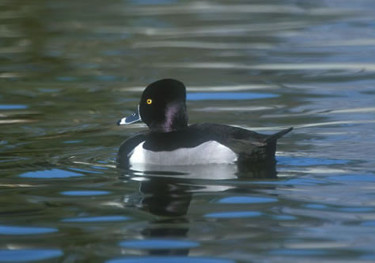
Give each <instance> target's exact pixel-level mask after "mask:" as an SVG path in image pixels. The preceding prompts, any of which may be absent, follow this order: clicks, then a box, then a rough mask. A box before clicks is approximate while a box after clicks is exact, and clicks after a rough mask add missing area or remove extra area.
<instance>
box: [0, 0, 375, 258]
mask: <svg viewBox="0 0 375 263" xmlns="http://www.w3.org/2000/svg"><path fill="white" fill-rule="evenodd" d="M374 11H375V3H374V1H372V0H359V1H343V0H332V1H330V0H325V1H324V0H314V1H298V0H294V1H293V0H281V1H280V0H279V1H267V2H266V3H265V2H264V1H239V0H238V1H237V0H236V1H230V2H229V1H221V0H218V1H211V0H208V1H177V0H162V1H151V0H134V1H130V0H129V1H116V0H110V1H96V0H94V1H55V0H50V1H45V0H37V1H8V0H0V90H1V93H0V128H1V130H0V140H1V141H0V169H1V170H0V171H1V177H0V189H1V190H0V202H1V204H0V262H20V261H22V262H23V261H25V262H40V261H43V262H167V263H169V262H189V263H191V262H194V263H195V262H203V263H227V262H374V261H375V249H374V248H375V168H374V167H375V158H374V157H375V133H374V128H375V104H374V101H375V92H374V90H375V89H374V86H375V63H374V58H375V29H374V26H375V23H374ZM163 77H173V78H177V79H180V80H182V81H184V82H185V84H186V85H187V86H188V92H189V97H188V99H189V100H188V107H189V114H190V122H191V123H197V122H204V121H211V122H218V123H225V124H230V125H237V126H241V127H245V128H251V129H253V130H256V131H259V132H264V133H272V132H274V131H276V130H280V129H282V128H286V127H289V126H294V127H295V130H294V131H293V132H292V133H291V134H289V135H288V136H286V137H285V138H283V139H281V140H280V141H279V147H278V152H277V159H278V164H277V170H278V174H277V177H278V178H276V179H271V178H248V177H240V178H238V177H237V176H236V174H235V173H234V172H233V171H232V170H231V169H228V170H223V169H224V168H223V169H221V168H220V167H211V168H205V169H203V170H201V171H199V172H196V173H194V175H195V176H193V177H188V176H187V177H186V176H185V177H171V176H168V175H167V174H164V175H163V174H162V175H161V176H155V177H144V176H142V174H140V175H138V176H137V175H136V176H134V175H133V176H130V175H129V174H126V173H125V174H122V173H121V172H120V171H119V170H117V169H116V168H115V162H114V160H115V157H116V152H117V149H118V147H119V145H120V143H121V142H122V141H123V140H124V139H126V138H128V137H130V136H133V135H134V134H136V133H137V132H138V131H140V130H142V129H144V128H145V127H144V126H142V125H134V126H132V127H127V128H123V127H117V126H116V125H115V123H116V121H117V119H118V118H120V117H122V116H123V115H124V114H125V115H126V114H129V113H131V112H132V111H133V110H134V109H135V107H136V105H137V102H138V98H139V96H140V92H141V91H142V89H143V87H144V86H145V85H147V84H148V83H150V82H152V81H154V80H157V79H159V78H163ZM227 168H228V167H227ZM210 169H213V170H210ZM215 169H216V170H215ZM218 170H219V171H220V172H218ZM223 171H224V172H223ZM199 175H202V177H203V178H199ZM197 177H198V178H197Z"/></svg>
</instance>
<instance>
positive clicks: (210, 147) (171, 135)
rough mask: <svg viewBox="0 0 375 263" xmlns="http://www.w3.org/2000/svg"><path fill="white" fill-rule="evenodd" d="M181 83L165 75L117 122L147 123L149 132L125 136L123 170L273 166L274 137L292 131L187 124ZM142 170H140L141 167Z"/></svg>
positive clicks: (121, 151)
mask: <svg viewBox="0 0 375 263" xmlns="http://www.w3.org/2000/svg"><path fill="white" fill-rule="evenodd" d="M185 101H186V91H185V86H184V84H183V83H182V82H180V81H177V80H173V79H163V80H159V81H156V82H154V83H152V84H150V85H149V86H148V87H147V88H146V89H145V90H144V92H143V94H142V97H141V101H140V104H139V107H138V112H136V113H134V114H133V115H131V116H129V117H126V118H123V119H121V120H120V121H119V122H118V124H119V125H122V124H130V123H133V122H136V121H139V120H142V121H144V122H145V123H146V124H147V125H148V127H149V128H150V132H148V133H143V134H139V135H137V136H135V137H132V138H130V139H128V140H126V141H125V142H124V143H122V145H121V146H120V149H119V152H118V159H117V161H118V165H119V167H121V168H133V166H134V167H137V168H139V167H144V166H149V165H151V166H157V167H170V166H175V165H178V166H189V165H206V164H234V163H236V164H237V166H238V167H239V168H240V170H245V171H247V170H249V169H253V168H249V167H253V166H254V164H256V165H259V164H260V163H267V164H274V157H275V150H276V141H277V139H278V138H280V137H281V136H283V135H284V134H286V133H288V132H289V131H291V130H292V128H288V129H285V130H282V131H280V132H278V133H276V134H273V135H263V134H259V133H256V132H254V131H249V130H245V129H242V128H237V127H232V126H227V125H221V124H211V123H204V124H194V125H190V126H189V125H188V117H187V113H186V105H185ZM137 170H138V169H137Z"/></svg>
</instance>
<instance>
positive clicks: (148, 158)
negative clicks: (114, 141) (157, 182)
mask: <svg viewBox="0 0 375 263" xmlns="http://www.w3.org/2000/svg"><path fill="white" fill-rule="evenodd" d="M143 144H144V142H143V143H141V144H139V145H138V146H137V147H136V148H135V149H134V151H133V153H132V154H131V156H130V159H129V163H130V165H137V164H138V165H139V164H145V165H163V166H177V165H202V164H232V163H234V162H235V161H236V160H237V156H236V154H235V153H234V152H233V151H232V150H230V149H229V148H228V147H226V146H224V145H222V144H220V143H218V142H216V141H208V142H205V143H202V144H200V145H198V146H197V147H194V148H183V149H177V150H173V151H160V152H154V151H150V150H146V149H144V148H143Z"/></svg>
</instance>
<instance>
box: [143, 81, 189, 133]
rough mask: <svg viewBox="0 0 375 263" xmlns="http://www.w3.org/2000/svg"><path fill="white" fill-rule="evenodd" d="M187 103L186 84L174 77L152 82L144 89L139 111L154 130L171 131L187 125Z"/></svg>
mask: <svg viewBox="0 0 375 263" xmlns="http://www.w3.org/2000/svg"><path fill="white" fill-rule="evenodd" d="M185 103H186V89H185V86H184V84H183V83H182V82H180V81H178V80H174V79H162V80H158V81H156V82H153V83H151V84H150V85H148V86H147V87H146V89H145V90H144V91H143V94H142V98H141V101H140V103H139V112H140V115H141V118H142V120H143V121H144V122H145V123H146V124H147V125H148V127H149V128H150V129H151V130H152V131H162V132H169V131H174V130H178V129H182V128H185V127H186V126H187V122H188V117H187V114H186V104H185Z"/></svg>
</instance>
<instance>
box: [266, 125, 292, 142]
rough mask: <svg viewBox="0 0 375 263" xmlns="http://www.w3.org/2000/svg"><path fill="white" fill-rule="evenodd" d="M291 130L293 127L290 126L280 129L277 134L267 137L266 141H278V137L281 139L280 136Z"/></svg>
mask: <svg viewBox="0 0 375 263" xmlns="http://www.w3.org/2000/svg"><path fill="white" fill-rule="evenodd" d="M291 130H293V127H290V128H287V129H284V130H282V131H279V132H277V133H275V134H272V135H271V136H269V137H267V138H266V139H265V142H266V143H269V142H273V141H276V140H277V139H279V138H280V137H282V136H284V135H285V134H287V133H288V132H290V131H291Z"/></svg>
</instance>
